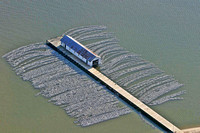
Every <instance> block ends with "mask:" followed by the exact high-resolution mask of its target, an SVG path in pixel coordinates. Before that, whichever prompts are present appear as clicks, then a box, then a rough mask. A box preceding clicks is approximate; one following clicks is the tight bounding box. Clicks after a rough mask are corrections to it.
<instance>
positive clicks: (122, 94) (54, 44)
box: [46, 37, 182, 133]
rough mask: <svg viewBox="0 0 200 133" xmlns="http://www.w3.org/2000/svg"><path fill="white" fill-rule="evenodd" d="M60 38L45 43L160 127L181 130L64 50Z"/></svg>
mask: <svg viewBox="0 0 200 133" xmlns="http://www.w3.org/2000/svg"><path fill="white" fill-rule="evenodd" d="M60 38H61V37H57V38H54V39H50V40H47V41H46V43H47V45H49V46H50V47H52V48H53V49H55V50H57V51H58V52H59V53H61V54H62V55H64V56H65V57H66V58H68V59H70V60H72V61H73V62H74V63H75V64H77V65H78V66H80V67H81V68H82V69H84V70H85V71H86V72H87V73H89V74H90V75H92V76H93V77H95V78H97V79H98V80H100V81H101V82H103V83H104V84H106V85H107V86H108V87H109V88H110V89H111V90H112V91H114V92H115V93H117V94H118V95H119V96H120V97H121V98H123V99H124V100H126V101H127V102H128V103H129V104H131V105H133V106H135V107H137V108H138V109H139V110H140V111H141V112H142V113H143V114H145V115H146V116H148V117H149V118H151V119H152V120H153V121H155V122H156V123H158V125H160V126H161V127H163V128H165V129H166V130H169V131H171V132H178V133H181V132H182V131H181V130H180V129H179V128H178V127H176V126H175V125H173V124H172V123H171V122H169V121H168V120H166V119H165V118H164V117H162V116H161V115H159V114H158V113H156V112H155V111H153V110H152V109H151V108H149V107H148V106H147V105H145V104H144V103H142V102H141V101H140V100H138V99H137V98H136V97H134V96H133V95H131V94H130V93H128V92H127V91H126V90H124V89H123V88H121V87H120V86H119V85H117V84H116V83H115V82H113V81H112V80H110V79H109V78H107V77H106V76H105V75H103V74H102V73H101V72H99V71H98V70H96V69H95V68H93V67H90V66H88V65H86V64H85V63H83V62H82V61H81V60H80V59H78V58H77V57H75V56H74V55H73V54H71V53H69V52H68V51H66V50H65V49H63V48H62V47H60V45H59V44H60Z"/></svg>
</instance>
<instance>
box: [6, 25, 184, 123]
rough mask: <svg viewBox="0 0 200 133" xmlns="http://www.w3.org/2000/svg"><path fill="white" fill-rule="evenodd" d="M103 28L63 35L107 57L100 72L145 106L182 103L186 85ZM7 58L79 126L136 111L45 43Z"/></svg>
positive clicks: (18, 73) (82, 29)
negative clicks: (122, 43)
mask: <svg viewBox="0 0 200 133" xmlns="http://www.w3.org/2000/svg"><path fill="white" fill-rule="evenodd" d="M105 29H106V27H105V26H85V27H79V28H74V29H70V30H68V31H67V32H65V33H64V34H67V35H70V36H72V37H73V38H75V39H77V40H78V41H79V42H81V43H83V44H85V45H86V46H87V47H88V48H90V49H91V50H93V51H94V52H95V53H97V54H98V55H100V56H101V57H102V59H103V60H102V62H103V63H102V65H100V71H101V72H102V73H103V74H105V75H106V76H107V77H109V78H110V79H112V80H113V81H115V82H116V83H117V84H119V85H120V86H122V87H123V88H124V89H125V90H127V91H128V92H130V93H131V94H132V95H134V96H136V97H137V98H138V99H140V100H141V101H142V102H144V103H145V104H148V105H158V104H162V103H165V102H167V101H170V100H180V99H183V98H182V97H179V96H180V95H182V94H184V93H185V91H183V90H181V91H179V92H178V91H176V90H177V89H179V88H180V87H181V86H183V85H182V84H180V83H178V81H176V80H175V79H174V78H173V77H172V76H169V75H165V74H164V72H163V71H161V70H160V69H159V68H157V67H156V66H155V65H154V64H152V63H150V62H148V61H146V60H144V59H142V58H141V57H140V56H139V55H137V54H133V53H131V52H129V51H127V50H125V49H123V48H122V47H121V46H119V45H118V42H119V41H118V40H117V39H116V38H115V37H114V36H113V34H112V33H107V32H105ZM64 34H63V35H64ZM95 40H96V42H95ZM97 40H98V41H97ZM86 42H87V43H86ZM88 42H90V43H88ZM3 58H5V59H6V60H7V61H8V63H9V64H10V65H11V66H12V67H13V69H14V70H15V71H16V74H17V75H19V76H20V77H21V78H22V79H23V80H26V81H31V83H32V85H33V86H34V87H35V88H36V89H39V90H40V92H39V93H38V94H37V95H42V96H44V97H46V98H49V102H53V103H54V104H55V105H57V106H60V107H62V108H63V109H64V110H65V111H66V113H67V114H68V115H69V116H71V117H74V118H76V120H75V121H74V123H76V124H77V125H81V126H89V125H93V124H95V123H99V122H102V121H106V120H109V119H112V118H116V117H119V116H121V115H125V114H128V113H130V112H131V111H132V110H131V109H130V108H128V107H127V106H125V105H123V106H119V100H118V99H117V97H116V96H115V95H113V94H112V93H110V92H109V91H108V90H107V89H106V87H105V86H103V85H101V84H99V83H98V82H97V81H95V80H93V79H91V78H89V77H88V75H87V74H86V73H85V72H83V71H82V70H80V69H79V68H78V67H76V66H75V65H73V64H72V63H71V62H70V61H69V60H67V59H65V58H64V57H62V56H61V55H59V54H58V53H57V52H56V51H54V50H52V49H51V48H49V47H48V46H47V45H45V44H44V43H42V42H41V43H36V44H30V45H27V46H23V47H20V48H18V49H15V50H13V51H11V52H9V53H7V54H5V55H4V56H3Z"/></svg>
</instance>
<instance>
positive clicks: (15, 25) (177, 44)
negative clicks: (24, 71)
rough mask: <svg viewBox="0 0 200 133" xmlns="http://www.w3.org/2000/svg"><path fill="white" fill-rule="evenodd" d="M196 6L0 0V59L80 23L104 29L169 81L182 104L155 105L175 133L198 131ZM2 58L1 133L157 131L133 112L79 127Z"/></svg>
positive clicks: (199, 12)
mask: <svg viewBox="0 0 200 133" xmlns="http://www.w3.org/2000/svg"><path fill="white" fill-rule="evenodd" d="M199 7H200V2H199V1H197V0H196V1H192V2H191V1H186V0H181V1H180V0H176V1H171V0H151V1H148V0H146V1H144V0H138V1H137V0H134V1H133V0H126V1H125V0H102V1H98V0H93V1H92V0H84V1H78V0H73V1H70V0H68V1H66V0H60V1H59V0H54V1H53V0H48V1H47V0H41V1H39V0H34V1H31V0H29V1H25V0H7V1H6V0H1V1H0V56H2V55H4V54H5V53H7V52H9V51H11V50H13V49H16V48H18V47H20V46H23V45H27V44H30V43H35V42H41V41H45V40H46V39H49V38H51V37H55V36H58V35H60V34H62V33H63V32H65V31H66V30H68V29H70V28H73V27H79V26H84V25H105V26H107V27H108V31H110V32H114V34H115V35H116V36H117V38H118V39H119V40H120V43H119V44H120V45H121V46H122V47H124V48H126V49H128V50H130V51H132V52H134V53H137V54H140V55H142V57H143V58H144V59H146V60H149V61H151V62H153V63H155V64H156V65H157V66H158V67H159V68H160V69H162V70H164V71H165V72H166V73H167V74H169V75H174V77H175V78H176V79H177V80H178V81H179V82H180V83H183V84H184V85H185V86H184V87H182V88H181V89H182V90H187V93H186V94H184V95H183V97H184V100H182V101H173V102H168V103H164V104H162V105H158V106H155V107H152V108H153V109H155V110H156V111H157V112H158V113H160V114H161V115H163V116H164V117H165V118H167V119H168V120H169V121H170V122H172V123H174V124H175V125H176V126H178V127H180V128H187V127H193V126H198V125H200V96H199V94H200V87H199V84H200V83H199V79H200V71H199V70H200V56H199V55H200V37H199V36H200V8H199ZM36 93H37V90H34V89H33V87H32V86H31V84H30V83H29V82H24V81H22V80H21V79H20V78H19V77H18V76H16V75H15V73H14V71H12V68H11V67H10V66H9V65H8V64H7V63H6V61H5V60H4V59H3V58H0V132H6V133H7V132H8V133H12V132H16V133H18V132H20V133H23V132H24V133H28V132H49V133H51V132H52V133H53V132H61V133H62V132H67V133H68V132H69V133H79V132H80V133H84V132H85V133H86V132H87V133H93V132H96V133H102V132H105V133H109V132H115V133H121V132H124V133H129V132H136V133H143V132H150V133H151V132H152V133H154V132H160V131H159V130H158V129H153V128H152V127H150V126H149V125H147V124H145V123H144V122H143V121H142V120H141V119H140V117H139V116H138V114H136V113H131V114H129V115H125V116H122V117H120V118H117V119H113V120H109V121H106V122H103V123H100V124H97V125H94V126H91V127H87V128H81V127H79V126H76V125H75V124H73V119H72V118H70V117H68V116H67V115H66V114H65V112H64V111H63V110H62V109H60V108H59V107H57V106H54V105H53V104H51V103H48V102H47V99H45V98H43V97H41V96H39V97H35V94H36Z"/></svg>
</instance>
